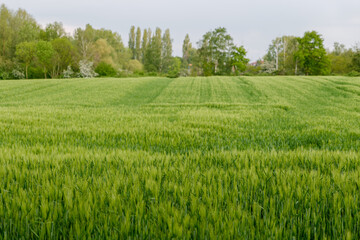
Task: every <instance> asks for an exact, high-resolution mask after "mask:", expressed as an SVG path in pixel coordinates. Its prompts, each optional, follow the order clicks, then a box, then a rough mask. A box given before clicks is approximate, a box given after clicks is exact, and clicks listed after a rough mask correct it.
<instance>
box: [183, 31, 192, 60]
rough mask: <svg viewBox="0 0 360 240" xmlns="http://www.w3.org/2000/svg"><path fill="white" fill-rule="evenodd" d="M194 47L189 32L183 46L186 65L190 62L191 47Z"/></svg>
mask: <svg viewBox="0 0 360 240" xmlns="http://www.w3.org/2000/svg"><path fill="white" fill-rule="evenodd" d="M191 48H192V45H191V42H190V37H189V34H186V36H185V39H184V42H183V46H182V57H183V61H184V62H185V63H186V65H187V64H188V63H189V57H190V49H191Z"/></svg>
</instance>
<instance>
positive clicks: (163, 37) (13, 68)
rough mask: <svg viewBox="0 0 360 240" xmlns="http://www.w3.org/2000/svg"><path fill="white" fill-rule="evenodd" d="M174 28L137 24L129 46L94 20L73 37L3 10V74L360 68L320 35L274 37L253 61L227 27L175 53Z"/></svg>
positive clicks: (351, 54) (357, 57)
mask: <svg viewBox="0 0 360 240" xmlns="http://www.w3.org/2000/svg"><path fill="white" fill-rule="evenodd" d="M172 43H173V40H172V38H171V35H170V30H169V29H166V30H165V31H163V30H162V29H160V28H156V29H155V31H153V30H152V29H150V28H149V29H143V30H141V28H140V27H135V26H132V27H131V28H130V32H129V41H128V44H127V46H125V44H124V43H123V41H122V38H121V36H120V35H119V34H118V33H116V32H113V31H111V30H107V29H103V28H102V29H95V28H93V27H92V26H91V25H90V24H88V25H86V26H85V28H78V29H76V30H75V31H74V33H73V34H72V35H68V34H66V32H65V30H64V27H63V25H62V23H60V22H54V23H50V24H48V25H46V26H45V27H44V28H42V27H41V26H40V25H39V24H38V23H37V22H36V20H35V19H34V18H33V17H32V16H31V15H30V14H28V13H27V12H26V11H25V10H22V9H19V10H17V11H12V10H10V9H8V8H7V7H6V6H5V5H4V4H3V5H1V7H0V79H20V78H26V79H32V78H74V77H95V76H109V77H126V76H149V75H150V76H156V75H161V76H168V77H178V76H212V75H330V74H339V75H344V74H350V75H358V74H359V72H360V48H359V47H354V48H351V49H346V48H345V46H344V45H342V44H339V43H335V46H334V50H333V51H327V50H326V49H325V48H324V46H323V39H322V38H321V35H320V34H318V33H317V32H314V31H313V32H306V33H305V34H304V36H303V37H294V36H282V37H278V38H276V39H274V40H273V41H272V42H271V44H270V46H269V48H268V51H267V53H266V54H265V56H264V57H263V58H262V59H259V60H258V61H257V62H255V63H251V64H249V59H248V58H246V53H247V52H246V49H245V48H244V47H243V46H236V44H234V40H233V38H232V37H231V36H230V35H229V34H228V33H227V30H226V29H225V28H221V27H219V28H216V29H215V30H212V31H209V32H207V33H205V34H204V35H203V36H202V38H201V39H200V40H199V41H198V42H197V43H196V46H194V45H193V44H192V43H191V40H190V37H189V35H188V34H187V35H186V36H185V39H184V41H183V46H182V56H181V57H174V56H173V49H172Z"/></svg>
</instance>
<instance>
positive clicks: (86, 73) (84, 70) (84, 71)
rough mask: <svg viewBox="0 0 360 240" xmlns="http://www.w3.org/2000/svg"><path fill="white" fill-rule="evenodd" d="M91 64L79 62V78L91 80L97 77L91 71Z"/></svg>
mask: <svg viewBox="0 0 360 240" xmlns="http://www.w3.org/2000/svg"><path fill="white" fill-rule="evenodd" d="M93 65H94V63H93V62H88V61H86V60H81V61H80V63H79V68H80V77H82V78H93V77H96V76H98V74H97V73H96V72H95V71H94V69H93Z"/></svg>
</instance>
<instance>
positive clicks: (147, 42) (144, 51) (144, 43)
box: [140, 29, 149, 63]
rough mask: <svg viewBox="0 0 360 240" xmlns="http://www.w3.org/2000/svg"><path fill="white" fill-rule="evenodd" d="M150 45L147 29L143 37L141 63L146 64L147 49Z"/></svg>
mask: <svg viewBox="0 0 360 240" xmlns="http://www.w3.org/2000/svg"><path fill="white" fill-rule="evenodd" d="M148 45H149V39H148V31H147V30H146V29H144V34H143V37H142V42H141V58H140V59H141V62H142V63H144V58H145V54H146V49H147V47H148Z"/></svg>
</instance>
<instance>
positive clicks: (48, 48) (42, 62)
mask: <svg viewBox="0 0 360 240" xmlns="http://www.w3.org/2000/svg"><path fill="white" fill-rule="evenodd" d="M54 53H55V52H54V48H53V47H52V45H51V43H50V42H46V41H42V40H40V41H38V42H37V43H36V59H37V62H38V64H39V66H40V67H41V68H42V69H43V73H44V77H45V79H46V78H47V72H48V69H49V68H50V66H51V60H52V58H53V56H54Z"/></svg>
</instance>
